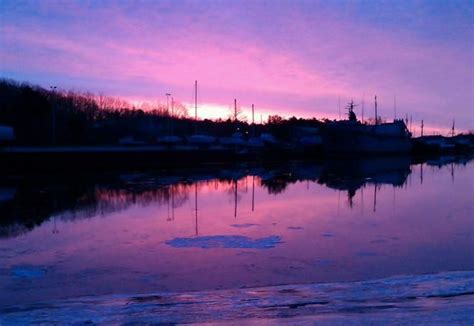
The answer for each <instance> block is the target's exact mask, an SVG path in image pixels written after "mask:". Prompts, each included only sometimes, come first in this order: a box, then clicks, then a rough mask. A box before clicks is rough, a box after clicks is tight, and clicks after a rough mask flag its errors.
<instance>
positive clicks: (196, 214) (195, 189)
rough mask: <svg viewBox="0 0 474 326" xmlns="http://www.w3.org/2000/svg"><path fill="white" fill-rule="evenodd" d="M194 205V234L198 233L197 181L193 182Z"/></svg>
mask: <svg viewBox="0 0 474 326" xmlns="http://www.w3.org/2000/svg"><path fill="white" fill-rule="evenodd" d="M194 207H195V213H194V214H195V217H194V218H195V223H196V235H198V234H199V232H198V188H197V182H196V183H194Z"/></svg>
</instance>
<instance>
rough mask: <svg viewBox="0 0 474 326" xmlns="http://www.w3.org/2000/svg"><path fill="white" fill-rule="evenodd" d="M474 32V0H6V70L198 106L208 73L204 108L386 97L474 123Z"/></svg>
mask: <svg viewBox="0 0 474 326" xmlns="http://www.w3.org/2000/svg"><path fill="white" fill-rule="evenodd" d="M473 42H474V1H473V0H464V1H458V0H454V1H452V0H449V1H448V0H446V1H440V0H430V1H383V0H380V1H376V0H370V1H369V0H367V1H362V0H361V1H331V0H330V1H303V0H293V1H290V0H285V1H283V0H271V1H264V0H261V1H257V0H246V1H237V0H214V1H208V0H195V1H187V0H174V1H164V0H163V1H131V0H129V1H120V0H119V1H85V0H84V1H77V2H75V1H72V0H67V1H66V0H62V1H46V0H44V1H18V0H16V1H10V0H1V1H0V77H2V78H12V79H15V80H18V81H27V82H30V83H33V84H39V85H41V86H44V87H49V86H51V85H54V86H58V87H59V88H60V89H64V90H76V91H89V92H92V93H96V94H99V93H101V94H105V95H110V96H118V97H122V98H125V99H128V100H130V101H133V102H135V103H136V102H140V101H154V102H156V101H160V102H162V103H164V102H166V95H165V94H166V93H171V94H172V96H173V97H174V98H176V100H179V101H181V102H183V103H185V104H186V105H187V106H188V107H189V108H190V109H191V107H192V106H193V98H194V97H193V93H194V81H195V80H198V90H199V91H198V116H199V117H200V118H218V117H221V118H227V117H228V116H229V114H230V108H231V107H232V106H233V102H234V99H237V101H238V105H239V106H240V107H241V108H242V110H244V112H246V113H247V116H248V118H249V119H250V115H248V112H249V108H250V107H251V104H254V105H255V111H256V120H257V121H258V120H259V119H260V115H262V118H263V119H265V118H266V117H267V116H268V115H269V114H279V115H283V116H285V117H289V116H297V117H316V118H318V119H321V118H331V119H333V118H339V116H340V115H339V112H340V111H341V115H342V116H344V114H345V110H344V107H345V106H346V104H347V103H348V102H349V101H350V100H351V99H353V100H354V102H355V103H356V104H357V105H358V106H357V108H356V113H357V114H358V116H359V117H361V115H362V108H363V111H364V118H368V117H373V115H374V95H377V98H378V112H379V115H380V116H382V118H386V119H387V120H392V119H393V118H394V117H395V116H396V117H405V116H406V115H408V116H412V119H413V126H414V129H415V132H416V128H418V129H419V125H420V122H421V119H423V120H424V124H425V130H431V131H432V132H433V131H437V132H441V133H445V132H447V130H448V129H449V128H450V127H451V124H452V121H453V119H455V121H456V129H457V130H458V131H467V130H473V129H474V99H473V94H474V86H473V76H474V69H473V61H474V53H473V51H474V50H473ZM339 108H340V109H339ZM190 114H191V115H193V114H194V113H193V111H192V110H191V112H190Z"/></svg>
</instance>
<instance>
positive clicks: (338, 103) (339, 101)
mask: <svg viewBox="0 0 474 326" xmlns="http://www.w3.org/2000/svg"><path fill="white" fill-rule="evenodd" d="M337 106H338V107H339V120H341V97H340V96H339V97H338V98H337Z"/></svg>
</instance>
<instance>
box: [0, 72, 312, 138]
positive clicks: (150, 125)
mask: <svg viewBox="0 0 474 326" xmlns="http://www.w3.org/2000/svg"><path fill="white" fill-rule="evenodd" d="M320 123H321V122H320V121H318V120H316V119H297V118H295V117H292V118H290V119H284V118H282V117H280V116H278V115H273V116H270V117H269V119H268V121H267V122H266V123H265V124H258V125H252V124H249V123H248V122H246V121H245V119H237V120H236V119H232V118H231V117H229V118H228V119H226V120H222V119H218V120H208V119H205V120H198V121H195V120H194V119H191V118H189V117H188V110H187V108H186V107H185V106H184V105H183V104H182V103H180V102H179V101H173V103H172V105H170V106H168V105H167V104H162V103H143V104H141V105H139V106H137V105H133V104H131V103H129V102H127V101H125V100H123V99H120V98H116V97H110V96H104V95H102V94H99V95H95V94H92V93H85V92H73V91H58V90H52V89H44V88H42V87H39V86H36V85H30V84H28V83H20V82H17V81H14V80H9V79H0V125H6V126H11V127H13V128H14V132H15V142H14V143H15V144H16V145H22V146H51V145H58V146H66V145H67V146H69V145H106V144H117V142H118V141H119V140H120V139H121V138H123V137H133V138H134V139H136V140H140V141H143V142H145V143H153V142H156V139H157V138H158V137H162V136H166V135H176V136H181V137H185V136H189V135H192V134H195V133H199V134H207V135H212V136H216V137H223V136H230V135H232V134H233V133H235V132H237V131H238V132H241V133H243V134H244V135H246V136H247V137H250V136H258V135H259V134H261V133H264V132H268V133H272V134H273V135H274V136H275V137H277V138H278V139H281V140H285V139H288V138H289V137H291V135H292V130H294V127H317V126H318V125H319V124H320Z"/></svg>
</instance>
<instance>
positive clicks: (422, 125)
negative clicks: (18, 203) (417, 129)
mask: <svg viewBox="0 0 474 326" xmlns="http://www.w3.org/2000/svg"><path fill="white" fill-rule="evenodd" d="M423 127H424V124H423V120H421V137H423Z"/></svg>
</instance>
